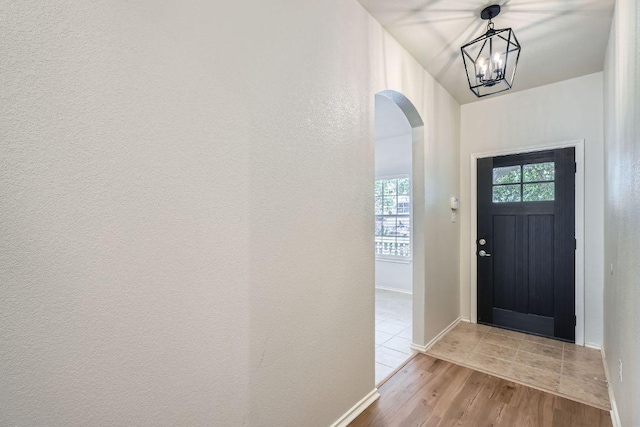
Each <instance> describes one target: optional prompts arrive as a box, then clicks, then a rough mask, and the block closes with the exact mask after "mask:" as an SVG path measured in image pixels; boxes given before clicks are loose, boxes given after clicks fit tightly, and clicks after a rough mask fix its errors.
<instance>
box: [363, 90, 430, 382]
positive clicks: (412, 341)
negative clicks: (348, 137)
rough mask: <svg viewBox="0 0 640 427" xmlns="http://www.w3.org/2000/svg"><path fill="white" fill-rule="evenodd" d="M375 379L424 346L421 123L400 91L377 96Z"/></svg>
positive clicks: (396, 366) (422, 131) (384, 92)
mask: <svg viewBox="0 0 640 427" xmlns="http://www.w3.org/2000/svg"><path fill="white" fill-rule="evenodd" d="M375 130H376V131H375V135H376V149H375V158H376V168H375V170H376V179H375V183H374V188H375V202H374V212H375V218H376V219H375V224H376V227H375V256H376V261H375V265H376V271H375V292H376V322H375V324H376V383H377V384H379V383H380V382H382V381H384V380H385V379H386V378H387V377H388V376H389V375H391V374H392V373H393V372H394V371H395V370H396V369H397V368H399V367H400V366H402V365H403V364H404V362H405V361H406V359H408V358H409V357H410V356H411V352H412V351H413V349H414V348H420V347H423V346H424V301H425V300H424V292H425V290H424V288H425V285H424V278H425V275H424V273H425V271H424V255H425V250H424V227H425V224H424V219H425V218H424V217H425V213H424V200H425V196H424V192H425V187H424V124H423V122H422V119H421V118H420V115H419V114H418V111H417V110H416V108H415V107H414V105H413V104H412V103H411V102H410V101H409V100H408V99H407V98H406V97H405V96H404V95H402V94H401V93H399V92H395V91H391V90H386V91H382V92H379V93H377V94H376V96H375Z"/></svg>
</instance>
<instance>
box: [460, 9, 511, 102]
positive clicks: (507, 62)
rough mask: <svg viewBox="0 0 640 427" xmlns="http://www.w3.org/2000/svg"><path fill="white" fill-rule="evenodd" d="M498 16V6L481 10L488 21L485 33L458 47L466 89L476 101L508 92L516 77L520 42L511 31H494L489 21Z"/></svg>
mask: <svg viewBox="0 0 640 427" xmlns="http://www.w3.org/2000/svg"><path fill="white" fill-rule="evenodd" d="M499 13H500V6H499V5H497V4H494V5H492V6H489V7H486V8H484V9H483V10H482V13H481V14H480V17H481V18H482V19H484V20H489V24H488V25H487V32H486V33H484V34H483V35H482V36H480V37H478V38H477V39H475V40H472V41H470V42H469V43H467V44H465V45H464V46H462V47H461V48H460V50H461V51H462V59H463V60H464V68H465V70H466V72H467V80H468V82H469V89H471V92H473V93H474V94H475V95H476V96H477V97H478V98H481V97H483V96H487V95H493V94H494V93H499V92H504V91H505V90H509V89H511V87H512V86H513V78H514V77H515V75H516V67H517V66H518V59H519V58H520V43H518V39H516V35H515V34H514V33H513V30H512V29H511V28H504V29H502V30H495V29H494V28H493V22H491V19H492V18H495V17H496V16H498V14H499Z"/></svg>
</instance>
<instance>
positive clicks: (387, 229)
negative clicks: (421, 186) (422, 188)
mask: <svg viewBox="0 0 640 427" xmlns="http://www.w3.org/2000/svg"><path fill="white" fill-rule="evenodd" d="M375 212H376V230H375V253H376V257H380V258H387V257H389V258H400V259H406V260H407V261H408V260H410V259H411V179H410V178H409V177H408V176H405V177H399V178H389V179H378V180H376V185H375Z"/></svg>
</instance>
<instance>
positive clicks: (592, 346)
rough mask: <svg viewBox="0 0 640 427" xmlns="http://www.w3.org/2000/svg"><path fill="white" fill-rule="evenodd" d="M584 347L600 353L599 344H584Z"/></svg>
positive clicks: (600, 347)
mask: <svg viewBox="0 0 640 427" xmlns="http://www.w3.org/2000/svg"><path fill="white" fill-rule="evenodd" d="M584 346H585V347H587V348H592V349H594V350H600V351H602V346H601V345H600V344H594V343H592V342H585V343H584Z"/></svg>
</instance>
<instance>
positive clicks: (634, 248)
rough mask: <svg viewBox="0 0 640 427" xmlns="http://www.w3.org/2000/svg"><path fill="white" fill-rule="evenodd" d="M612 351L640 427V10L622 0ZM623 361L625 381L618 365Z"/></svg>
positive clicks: (611, 91)
mask: <svg viewBox="0 0 640 427" xmlns="http://www.w3.org/2000/svg"><path fill="white" fill-rule="evenodd" d="M604 76H605V79H604V81H605V110H604V111H605V151H604V159H605V162H604V165H605V177H604V178H605V211H604V212H605V217H604V218H605V222H604V226H605V242H604V248H605V253H604V269H605V272H606V274H605V280H604V350H605V354H606V362H607V367H608V369H609V373H610V377H611V378H610V380H611V387H612V389H613V394H614V396H615V401H616V404H617V409H618V413H619V415H620V421H621V425H623V426H638V425H640V338H639V337H640V336H639V335H638V326H639V325H640V216H638V212H639V211H640V173H639V171H640V4H638V2H637V1H634V0H618V1H617V3H616V10H615V13H614V17H613V26H612V28H611V35H610V37H609V44H608V47H607V57H606V61H605V72H604ZM619 361H621V362H622V373H623V378H622V380H621V379H620V376H619V368H618V363H619Z"/></svg>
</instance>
